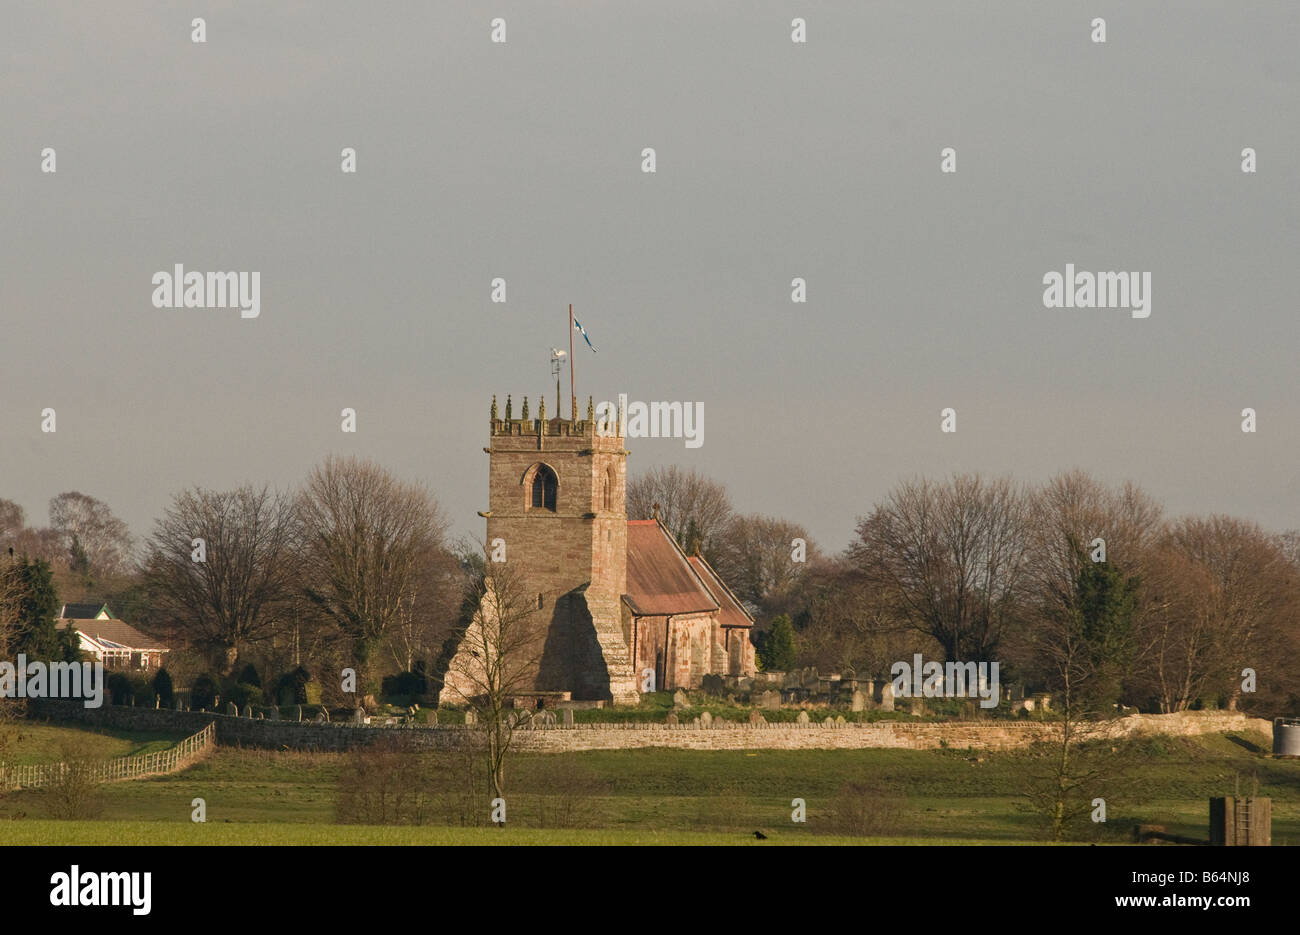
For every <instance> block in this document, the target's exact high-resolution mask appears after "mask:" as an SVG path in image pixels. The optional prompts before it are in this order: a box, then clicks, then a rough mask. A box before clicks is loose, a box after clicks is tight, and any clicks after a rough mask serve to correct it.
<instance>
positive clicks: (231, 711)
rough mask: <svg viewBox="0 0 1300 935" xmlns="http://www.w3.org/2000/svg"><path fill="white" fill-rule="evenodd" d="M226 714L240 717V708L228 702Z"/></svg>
mask: <svg viewBox="0 0 1300 935" xmlns="http://www.w3.org/2000/svg"><path fill="white" fill-rule="evenodd" d="M226 713H227V714H229V715H230V716H231V717H239V708H237V707H236V706H235V703H234V702H233V701H227V702H226Z"/></svg>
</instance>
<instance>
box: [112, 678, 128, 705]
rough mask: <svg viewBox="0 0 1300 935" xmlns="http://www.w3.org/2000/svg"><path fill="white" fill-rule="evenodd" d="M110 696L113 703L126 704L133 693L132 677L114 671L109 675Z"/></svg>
mask: <svg viewBox="0 0 1300 935" xmlns="http://www.w3.org/2000/svg"><path fill="white" fill-rule="evenodd" d="M106 687H107V688H108V697H109V702H110V703H111V704H126V703H127V696H128V695H130V694H131V679H130V678H128V677H127V676H126V675H125V674H124V673H121V672H114V673H112V674H111V675H109V677H108V683H107V686H106Z"/></svg>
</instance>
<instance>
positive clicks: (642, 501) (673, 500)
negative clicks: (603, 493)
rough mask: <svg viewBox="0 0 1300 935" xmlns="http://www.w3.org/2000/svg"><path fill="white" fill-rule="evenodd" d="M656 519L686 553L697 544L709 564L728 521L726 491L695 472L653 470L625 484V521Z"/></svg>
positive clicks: (729, 513)
mask: <svg viewBox="0 0 1300 935" xmlns="http://www.w3.org/2000/svg"><path fill="white" fill-rule="evenodd" d="M656 506H658V508H659V520H660V522H662V523H663V524H664V526H666V527H667V528H668V531H669V532H670V533H671V534H672V536H673V538H674V539H676V540H677V542H678V544H679V545H681V547H682V548H683V549H685V550H686V551H688V552H692V551H694V550H695V547H696V546H697V545H698V546H699V549H700V552H701V554H703V555H704V557H705V558H707V559H708V560H709V563H710V564H713V559H714V558H715V557H716V554H715V551H716V550H715V544H716V543H715V539H716V537H717V536H718V535H719V534H721V533H722V531H723V529H724V528H725V527H726V525H727V522H728V521H729V520H730V518H731V498H730V497H728V496H727V488H726V487H724V486H723V485H722V484H720V483H718V482H717V481H714V480H710V479H709V478H707V477H705V476H704V475H703V474H700V473H698V472H697V471H695V470H690V471H684V470H682V469H681V468H679V467H677V466H676V465H670V466H668V467H655V468H651V469H650V470H648V471H646V472H645V473H644V474H642V475H641V476H639V477H636V478H633V479H632V480H630V481H628V484H627V518H628V519H651V518H652V517H653V516H654V513H655V507H656Z"/></svg>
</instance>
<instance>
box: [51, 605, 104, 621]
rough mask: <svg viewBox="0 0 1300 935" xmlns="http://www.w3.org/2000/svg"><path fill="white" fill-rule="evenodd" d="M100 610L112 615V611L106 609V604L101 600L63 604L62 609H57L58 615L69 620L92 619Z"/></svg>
mask: <svg viewBox="0 0 1300 935" xmlns="http://www.w3.org/2000/svg"><path fill="white" fill-rule="evenodd" d="M101 611H102V612H103V613H105V614H107V615H108V616H110V617H111V616H113V612H112V611H110V610H109V609H108V605H107V604H105V603H103V602H102V601H101V602H99V603H93V602H87V603H82V604H64V605H63V609H62V610H61V611H59V616H60V617H62V618H66V619H69V620H93V619H94V618H96V617H98V616H99V615H100V612H101Z"/></svg>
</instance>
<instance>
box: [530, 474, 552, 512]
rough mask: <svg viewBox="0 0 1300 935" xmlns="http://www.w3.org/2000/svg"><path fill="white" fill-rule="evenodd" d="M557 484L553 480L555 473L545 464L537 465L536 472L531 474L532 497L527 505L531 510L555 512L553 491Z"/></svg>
mask: <svg viewBox="0 0 1300 935" xmlns="http://www.w3.org/2000/svg"><path fill="white" fill-rule="evenodd" d="M558 486H559V483H558V482H557V481H556V479H555V472H554V471H552V470H551V469H550V468H548V467H547V466H546V465H545V464H541V465H538V467H537V472H536V473H535V474H533V489H532V497H531V499H530V500H529V504H530V505H531V507H532V508H533V509H543V510H550V511H551V512H552V513H554V512H555V491H556V488H557V487H558Z"/></svg>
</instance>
